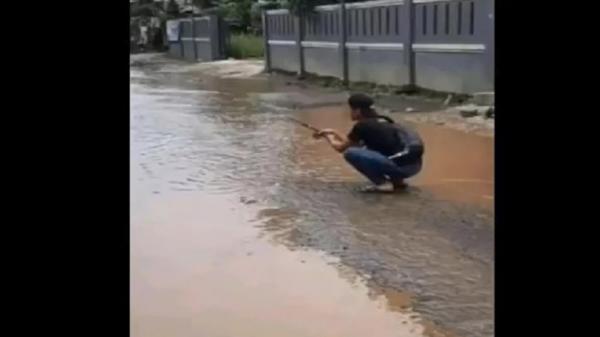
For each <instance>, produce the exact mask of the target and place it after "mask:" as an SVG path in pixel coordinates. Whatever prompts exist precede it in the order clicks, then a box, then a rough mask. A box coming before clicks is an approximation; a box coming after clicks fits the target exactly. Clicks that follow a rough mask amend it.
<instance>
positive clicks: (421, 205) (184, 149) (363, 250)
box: [131, 60, 494, 337]
mask: <svg viewBox="0 0 600 337" xmlns="http://www.w3.org/2000/svg"><path fill="white" fill-rule="evenodd" d="M162 62H164V60H163V61H162ZM177 69H178V64H176V63H150V64H146V65H143V66H137V67H132V69H131V190H132V200H131V209H132V223H133V224H132V230H131V231H132V275H133V277H132V288H135V289H145V290H144V291H143V292H142V291H140V293H139V294H140V295H139V297H136V296H137V295H135V294H134V295H132V296H133V297H132V303H133V304H132V308H142V307H144V306H145V304H144V305H142V304H141V303H142V302H143V301H145V300H141V299H140V298H146V299H147V298H148V297H149V296H152V294H155V293H156V294H158V293H160V291H159V290H160V289H161V287H162V286H161V282H164V283H165V284H166V283H167V279H165V277H164V276H159V272H158V271H159V270H161V271H164V272H165V273H167V274H168V273H169V268H171V267H172V266H171V267H169V265H168V263H166V262H164V261H163V260H161V257H160V256H159V255H152V254H150V253H149V252H150V251H152V250H153V249H155V247H156V245H160V242H161V241H160V240H161V238H162V239H164V240H170V242H179V241H185V242H188V241H189V240H191V241H189V242H188V243H189V245H190V246H189V247H212V245H213V244H214V243H210V242H221V244H220V245H218V246H217V245H216V244H214V245H215V249H213V250H212V252H213V253H214V252H216V251H220V248H217V247H221V248H222V247H225V246H227V247H229V246H230V245H232V243H231V242H228V241H227V240H228V239H227V238H231V237H235V235H239V233H245V235H247V237H252V238H253V239H252V240H258V241H257V242H260V243H256V247H265V248H264V249H267V250H268V249H271V248H267V246H276V247H280V248H284V249H285V250H286V251H290V250H291V251H305V252H309V253H308V254H311V253H310V252H319V253H322V254H323V256H325V257H326V258H325V259H327V258H329V259H333V260H332V261H334V262H331V261H330V262H329V264H328V268H332V269H338V270H349V271H350V273H351V274H353V275H354V277H355V278H358V279H360V280H362V282H363V283H364V284H365V287H366V289H367V290H366V291H368V292H369V293H376V294H379V295H382V296H384V297H385V298H386V301H387V308H386V310H387V311H398V312H401V311H402V310H403V309H407V308H408V307H410V310H411V312H413V313H415V314H416V315H419V316H420V317H422V320H423V321H424V322H429V323H428V324H430V325H433V326H435V327H436V329H437V330H436V331H437V332H435V333H438V334H442V335H452V334H456V335H459V336H465V337H483V336H486V337H487V336H492V335H493V265H494V256H493V252H494V243H493V241H494V224H493V182H492V181H493V140H491V139H484V138H481V137H478V136H474V135H466V134H459V133H457V132H451V131H447V130H443V129H439V128H436V127H430V126H417V127H418V128H419V129H420V130H421V132H422V133H423V134H424V138H425V141H426V143H428V144H433V145H432V150H431V151H429V152H428V156H429V157H426V162H427V163H429V164H426V165H429V167H430V168H427V167H426V168H425V169H424V172H423V174H422V175H421V176H420V177H418V178H417V179H414V181H413V182H412V186H411V188H410V189H409V191H408V192H407V193H404V194H401V195H394V196H390V195H364V194H360V193H357V192H355V189H356V188H357V187H359V186H361V185H362V184H364V179H363V178H362V177H360V176H359V175H358V174H356V173H354V172H353V171H352V170H350V169H349V168H348V167H347V166H346V164H345V163H344V162H343V159H342V158H341V157H340V156H339V155H338V154H336V153H334V152H333V151H331V149H329V148H328V147H327V146H326V145H325V144H323V143H320V142H317V141H315V140H313V139H311V137H310V134H309V133H308V132H307V131H306V130H304V129H302V128H301V127H298V126H297V125H295V124H293V123H289V122H288V121H286V120H285V118H283V117H284V116H289V115H293V116H295V117H298V118H301V119H303V120H307V121H310V122H311V123H313V124H316V125H322V126H334V127H339V128H344V127H347V126H348V125H349V124H348V123H349V122H348V121H347V120H346V118H345V116H346V115H345V112H344V111H343V107H339V106H329V105H328V106H327V107H306V108H301V109H298V108H297V106H295V107H294V108H295V109H294V108H292V109H290V107H289V104H286V99H285V98H284V99H283V103H282V99H281V97H285V95H283V94H282V92H289V91H290V90H294V89H290V88H287V87H285V86H284V85H282V83H280V82H277V81H274V80H269V79H268V78H265V77H260V76H259V77H257V78H251V79H216V78H207V77H202V76H198V75H192V74H189V73H185V72H179V71H177ZM305 94H306V95H307V96H308V97H312V98H313V99H314V100H315V102H318V101H319V100H318V98H316V97H317V96H318V93H315V92H306V93H305ZM327 100H331V98H327V99H325V101H327ZM313 103H314V102H311V104H313ZM313 105H315V104H313ZM317 105H318V104H317ZM453 144H455V145H454V146H455V147H456V149H457V150H455V149H453ZM465 144H474V145H473V147H472V148H471V149H469V148H465ZM467 146H469V145H467ZM450 149H452V150H450ZM469 150H472V151H473V152H471V153H469ZM463 152H464V153H463ZM448 153H451V154H452V155H448ZM440 168H443V169H440ZM213 204H214V206H210V205H213ZM180 205H189V207H187V208H181V210H180V212H175V213H169V212H168V211H167V210H169V209H177V207H183V206H180ZM159 209H164V212H162V213H161V212H159V211H157V210H159ZM216 209H222V212H220V213H219V212H217V211H214V210H216ZM240 209H241V210H240ZM212 211H214V212H216V213H215V214H218V215H213V218H214V219H217V218H223V216H224V214H226V213H228V212H231V213H235V212H238V211H239V212H242V213H243V214H246V215H247V216H245V217H241V218H239V219H233V218H232V219H229V220H227V221H228V222H231V223H232V224H235V225H232V226H236V227H235V228H237V230H236V231H237V232H236V231H232V232H230V233H220V232H221V229H218V227H215V228H214V229H211V230H208V229H207V231H206V233H202V234H198V233H196V232H193V233H196V234H197V235H198V236H192V237H190V236H189V234H190V233H192V232H190V231H196V230H197V229H196V227H197V226H202V224H203V222H202V220H203V219H213V218H211V215H210V214H211V212H212ZM172 219H180V220H181V221H182V223H183V222H185V221H188V220H189V219H195V220H198V221H199V222H194V223H191V224H188V225H189V226H192V227H194V228H195V229H191V228H192V227H190V229H189V231H186V230H180V229H179V228H178V227H177V226H172V227H166V226H167V225H169V224H171V223H176V222H177V221H175V220H172ZM206 221H208V220H206ZM215 221H217V220H211V221H210V222H211V224H213V225H214V222H215ZM185 223H187V222H185ZM188 225H186V226H188ZM211 226H212V225H211ZM184 228H187V227H184ZM206 228H213V227H206ZM153 231H154V232H153ZM166 233H168V234H166ZM233 233H236V234H233ZM196 234H194V235H196ZM219 235H222V239H219V238H218V236H219ZM252 242H255V241H252ZM263 245H267V246H263ZM256 247H255V248H256ZM164 249H165V251H166V250H167V249H168V250H169V251H170V249H172V248H164ZM195 249H196V248H190V251H187V252H186V253H183V252H181V254H177V253H174V252H173V253H169V254H173V255H172V256H173V258H172V260H169V261H171V262H170V263H178V264H180V265H179V268H181V269H180V270H188V271H189V270H191V269H192V268H193V267H192V266H193V265H194V264H195V263H196V264H198V263H200V262H199V261H203V262H206V263H207V261H206V260H205V256H206V255H207V254H208V255H210V254H211V253H210V251H211V250H210V249H207V250H206V251H205V252H204V253H199V252H197V251H195ZM198 249H199V248H198ZM232 249H233V248H232ZM244 249H245V248H244ZM159 251H160V249H159ZM234 251H235V249H234ZM165 254H166V253H165ZM194 254H197V255H194ZM203 254H204V255H203ZM243 254H244V255H249V254H250V253H248V252H246V251H244V252H243ZM273 254H279V253H273ZM282 254H284V255H285V254H287V253H282ZM183 255H185V257H182V256H183ZM153 256H154V257H153ZM175 256H177V257H175ZM163 257H164V256H163ZM214 258H215V259H217V260H218V259H220V258H223V259H226V256H221V257H220V256H219V255H218V254H217V255H215V257H214ZM270 258H272V257H268V258H267V259H270ZM194 259H196V260H194ZM160 261H163V262H160ZM165 261H166V260H165ZM173 261H175V262H173ZM264 261H268V260H264ZM161 263H164V265H160V266H159V264H161ZM236 268H237V269H236V270H239V269H240V268H242V267H236ZM282 268H283V269H282V270H284V269H285V268H287V267H282ZM150 270H154V271H155V272H156V275H155V276H148V275H151V274H150V272H149V271H150ZM173 273H174V274H176V273H177V272H176V271H173ZM288 273H291V271H290V272H288ZM319 273H320V272H315V274H313V275H311V273H310V272H307V273H306V275H305V274H302V275H303V276H302V277H306V278H307V280H306V281H304V282H305V283H308V282H310V284H313V282H314V284H315V287H318V284H319V282H320V280H319V278H320V276H319V275H320V274H319ZM282 274H283V273H282ZM144 275H146V276H144ZM152 275H154V274H152ZM172 275H173V274H172ZM274 275H277V273H276V272H274ZM145 277H147V278H145ZM153 277H154V278H153ZM150 279H153V280H154V282H156V284H154V285H153V286H152V287H150V286H148V288H144V287H146V286H142V284H145V283H144V282H146V281H147V280H150ZM323 279H325V277H323ZM161 280H162V281H161ZM219 280H220V279H219V278H216V279H214V280H213V281H211V282H215V283H219V282H220V281H219ZM308 280H310V281H308ZM282 282H284V281H283V280H282ZM285 282H288V281H285ZM331 282H334V281H331ZM344 282H349V281H344ZM198 287H201V285H200V284H199V285H198ZM339 287H342V286H339ZM189 289H190V290H189V291H191V292H193V291H195V290H194V289H195V288H193V287H192V288H189ZM134 293H135V292H134ZM390 294H392V295H390ZM394 294H396V295H394ZM397 294H407V296H408V297H410V299H411V300H410V301H409V302H407V303H404V302H403V303H399V304H398V303H396V304H398V305H394V302H395V301H398V296H397ZM157 296H158V295H157ZM319 296H320V295H318V294H317V295H315V297H316V298H318V297H319ZM256 297H257V298H259V299H260V298H261V296H256ZM263 297H264V298H268V296H263ZM400 297H402V296H400ZM161 301H170V300H168V299H162V300H158V299H157V302H155V304H154V305H158V304H157V303H161ZM258 301H260V300H256V302H258ZM136 303H137V306H136ZM144 303H145V302H144ZM365 305H367V304H365ZM151 306H152V305H148V307H151ZM324 306H325V305H324ZM252 308H253V306H252V305H249V306H248V309H247V310H252ZM178 310H179V309H178ZM181 310H182V311H181V312H182V314H181V315H183V312H187V313H189V311H185V310H183V309H181ZM332 310H335V309H332ZM407 310H408V309H407ZM173 312H180V311H177V310H175V309H174V311H173ZM225 312H227V310H226V311H225ZM365 312H369V311H368V310H367V311H365ZM138 313H139V314H138ZM132 315H133V317H134V320H135V322H136V323H135V324H134V327H135V326H137V329H138V330H134V331H146V330H144V329H143V326H144V324H151V323H147V322H151V321H152V317H155V316H157V315H160V314H159V313H154V314H149V313H148V312H144V310H143V309H135V310H134V309H132ZM153 315H154V316H153ZM362 315H364V314H362ZM275 316H276V315H274V314H273V320H274V321H275V322H273V325H274V326H277V322H276V321H277V319H278V318H276V317H275ZM190 317H194V316H193V315H192V316H190ZM155 319H156V317H155ZM173 319H174V320H176V319H177V318H176V317H175V318H173ZM267 319H269V316H267ZM386 319H387V318H386ZM226 321H227V320H225V322H226ZM372 322H375V321H368V322H365V325H369V324H379V323H372ZM377 322H379V321H377ZM246 323H247V322H246ZM313 323H314V325H315V326H319V324H317V323H316V322H315V319H314V318H313ZM224 324H226V323H224ZM307 324H309V325H310V324H311V323H310V322H308V323H307ZM332 324H334V323H332ZM165 326H168V325H165ZM177 326H180V325H177ZM202 329H203V328H202V327H189V329H188V330H185V329H183V330H181V331H178V332H175V331H170V330H169V329H167V328H165V331H163V332H164V333H167V334H169V333H172V335H180V336H184V335H197V334H195V333H197V332H199V331H200V332H202V331H203V330H202ZM207 331H212V332H213V333H214V331H222V330H220V329H219V327H218V326H217V327H214V330H207ZM281 331H283V330H277V329H274V330H272V331H269V330H268V329H267V330H265V331H261V332H260V334H261V335H263V336H265V335H269V333H272V334H273V335H282V332H281ZM371 331H372V330H371ZM389 331H392V332H393V331H396V332H398V335H399V336H405V335H406V336H408V335H409V331H408V330H407V332H406V333H401V332H399V330H397V329H395V328H390V329H389ZM204 332H206V331H204ZM322 333H323V331H322V330H318V329H316V330H315V332H314V336H318V335H326V334H322ZM387 333H388V332H384V331H383V330H382V331H381V336H384V335H387ZM410 333H412V332H410ZM422 333H423V334H426V335H427V334H429V335H435V333H433V332H431V330H427V329H425V331H424V332H423V331H422ZM144 335H146V336H147V335H148V334H147V333H144ZM226 335H227V334H226V333H224V334H223V336H226ZM283 335H287V336H296V335H298V336H299V335H302V334H300V333H297V332H289V333H283ZM306 335H311V334H306ZM332 335H335V334H332ZM340 335H344V333H340ZM390 335H391V334H390Z"/></svg>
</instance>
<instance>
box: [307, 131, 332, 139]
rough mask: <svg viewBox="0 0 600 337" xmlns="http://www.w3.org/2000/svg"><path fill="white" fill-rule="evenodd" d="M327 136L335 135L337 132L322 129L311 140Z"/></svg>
mask: <svg viewBox="0 0 600 337" xmlns="http://www.w3.org/2000/svg"><path fill="white" fill-rule="evenodd" d="M327 135H334V136H335V135H337V131H335V130H334V129H322V130H319V131H318V132H315V133H314V134H313V138H315V139H319V138H321V137H326V136H327Z"/></svg>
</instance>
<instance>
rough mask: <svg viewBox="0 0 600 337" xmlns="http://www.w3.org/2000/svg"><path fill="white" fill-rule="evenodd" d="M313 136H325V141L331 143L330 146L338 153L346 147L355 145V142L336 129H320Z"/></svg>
mask: <svg viewBox="0 0 600 337" xmlns="http://www.w3.org/2000/svg"><path fill="white" fill-rule="evenodd" d="M315 136H316V137H317V138H318V137H323V138H325V139H326V140H327V142H328V143H329V145H331V147H332V148H333V149H334V150H336V151H337V152H340V153H341V152H344V151H346V149H347V148H349V147H351V146H356V145H357V144H356V143H355V142H353V141H351V140H349V139H348V138H346V137H345V136H343V135H341V134H340V133H339V132H337V131H336V130H332V129H324V130H321V131H319V132H318V133H316V134H315Z"/></svg>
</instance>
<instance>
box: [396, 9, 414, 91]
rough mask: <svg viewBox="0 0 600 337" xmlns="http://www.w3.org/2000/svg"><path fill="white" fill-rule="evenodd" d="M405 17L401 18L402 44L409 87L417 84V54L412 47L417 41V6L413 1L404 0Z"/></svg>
mask: <svg viewBox="0 0 600 337" xmlns="http://www.w3.org/2000/svg"><path fill="white" fill-rule="evenodd" d="M403 6H404V11H403V13H404V16H403V17H402V18H401V20H402V21H401V26H400V27H402V31H403V32H404V33H403V34H402V44H403V46H404V64H405V65H406V69H407V71H408V83H407V84H408V85H409V86H411V87H412V86H414V85H415V84H416V83H415V82H416V74H415V71H416V69H415V53H414V52H413V49H412V45H413V43H414V41H415V6H414V4H413V0H404V5H403Z"/></svg>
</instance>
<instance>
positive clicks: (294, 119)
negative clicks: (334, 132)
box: [287, 117, 321, 132]
mask: <svg viewBox="0 0 600 337" xmlns="http://www.w3.org/2000/svg"><path fill="white" fill-rule="evenodd" d="M287 119H289V120H291V121H292V122H294V123H296V124H299V125H302V126H303V127H305V128H307V129H309V130H312V131H314V132H320V131H321V130H320V129H318V128H316V127H314V126H312V125H310V124H308V123H304V122H303V121H301V120H297V119H296V118H293V117H287Z"/></svg>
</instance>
